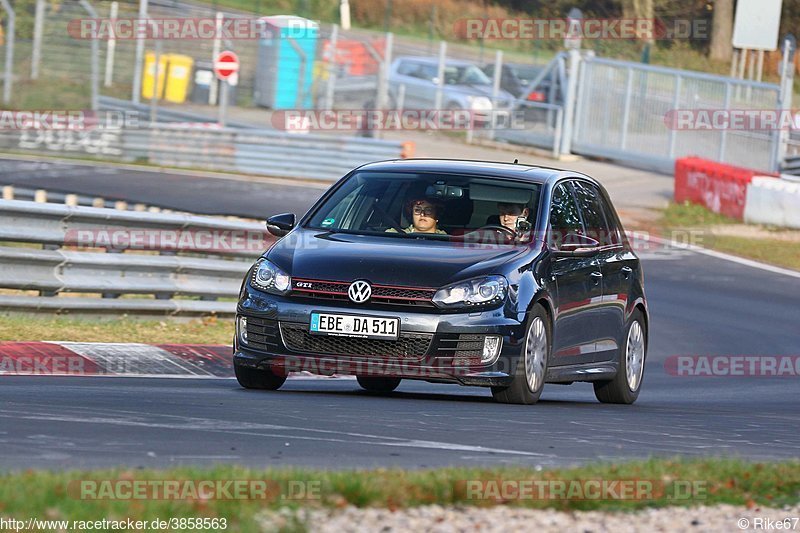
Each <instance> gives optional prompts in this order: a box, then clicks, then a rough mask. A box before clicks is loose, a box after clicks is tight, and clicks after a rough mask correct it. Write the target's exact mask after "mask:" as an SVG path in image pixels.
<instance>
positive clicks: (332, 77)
mask: <svg viewBox="0 0 800 533" xmlns="http://www.w3.org/2000/svg"><path fill="white" fill-rule="evenodd" d="M338 40H339V25H338V24H334V25H333V28H331V39H330V57H329V59H328V63H327V68H328V83H327V84H326V85H325V109H333V95H334V91H335V90H336V44H337V42H338Z"/></svg>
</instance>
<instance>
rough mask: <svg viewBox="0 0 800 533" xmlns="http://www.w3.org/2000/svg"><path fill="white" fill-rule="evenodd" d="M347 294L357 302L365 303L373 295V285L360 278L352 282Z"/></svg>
mask: <svg viewBox="0 0 800 533" xmlns="http://www.w3.org/2000/svg"><path fill="white" fill-rule="evenodd" d="M347 296H349V297H350V299H351V300H352V301H354V302H355V303H357V304H363V303H364V302H366V301H367V300H369V297H370V296H372V287H370V285H369V283H367V282H366V281H362V280H358V281H354V282H353V283H351V284H350V288H349V289H347Z"/></svg>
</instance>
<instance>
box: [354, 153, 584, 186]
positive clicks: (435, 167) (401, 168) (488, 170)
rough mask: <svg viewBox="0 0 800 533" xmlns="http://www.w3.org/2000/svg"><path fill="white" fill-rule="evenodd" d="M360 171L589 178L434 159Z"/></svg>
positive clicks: (507, 165)
mask: <svg viewBox="0 0 800 533" xmlns="http://www.w3.org/2000/svg"><path fill="white" fill-rule="evenodd" d="M358 169H359V170H369V171H375V172H432V173H433V172H441V173H448V174H467V175H475V176H487V175H488V176H495V177H498V178H514V179H521V180H525V181H531V182H535V183H547V182H550V181H553V182H554V181H557V180H558V179H560V178H562V177H581V178H588V179H590V180H591V181H593V182H595V183H596V180H594V179H592V178H590V177H589V176H586V175H585V174H582V173H580V172H574V171H569V170H563V169H559V168H550V167H542V166H534V165H526V164H525V163H511V162H501V161H477V160H469V159H432V158H409V159H390V160H388V161H376V162H374V163H367V164H365V165H362V166H360V167H358Z"/></svg>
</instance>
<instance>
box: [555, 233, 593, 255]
mask: <svg viewBox="0 0 800 533" xmlns="http://www.w3.org/2000/svg"><path fill="white" fill-rule="evenodd" d="M599 247H600V241H598V240H595V239H592V238H591V237H587V236H586V235H580V234H578V233H568V234H567V236H566V237H564V242H563V243H561V246H559V247H558V249H557V250H553V255H554V256H555V257H582V256H587V255H592V254H593V253H595V252H596V251H597V249H598V248H599Z"/></svg>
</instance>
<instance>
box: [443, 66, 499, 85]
mask: <svg viewBox="0 0 800 533" xmlns="http://www.w3.org/2000/svg"><path fill="white" fill-rule="evenodd" d="M444 82H445V83H446V84H447V85H491V84H492V80H491V79H489V77H488V76H487V75H486V74H484V73H483V71H482V70H481V69H479V68H478V67H476V66H475V65H466V66H458V67H454V66H451V65H447V66H446V67H445V69H444Z"/></svg>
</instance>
